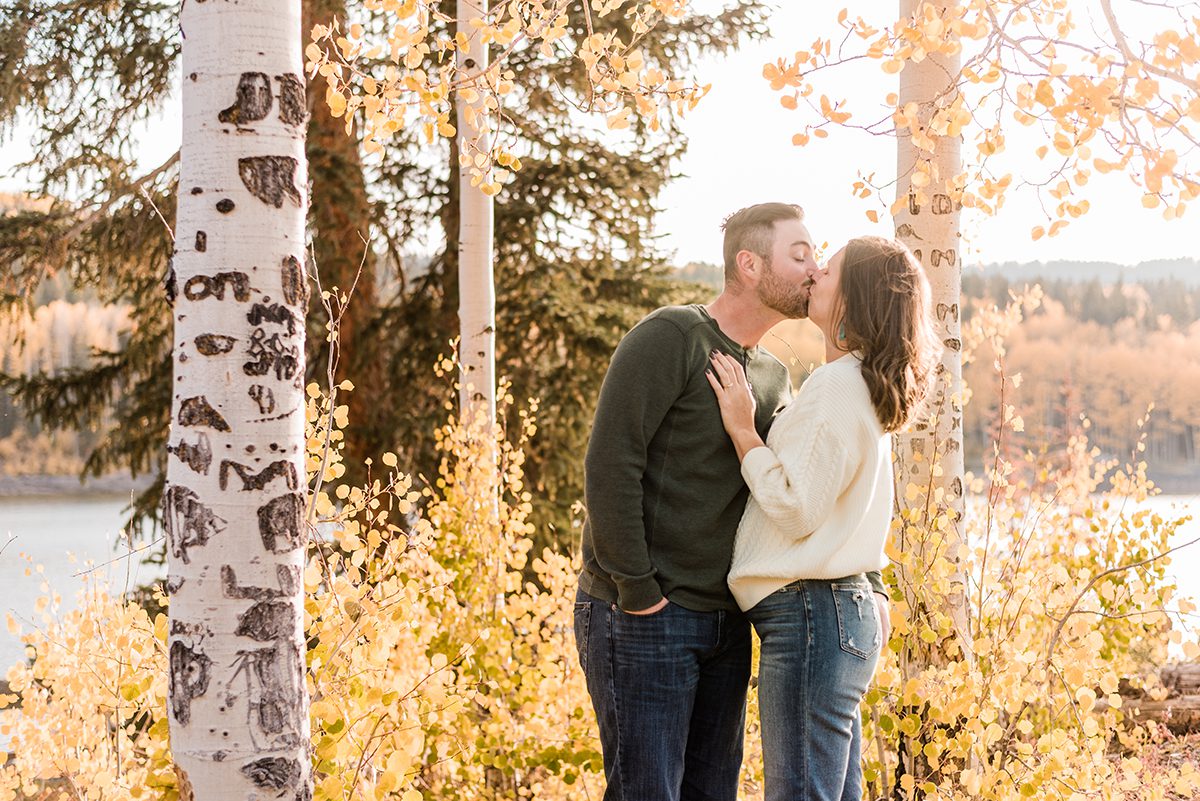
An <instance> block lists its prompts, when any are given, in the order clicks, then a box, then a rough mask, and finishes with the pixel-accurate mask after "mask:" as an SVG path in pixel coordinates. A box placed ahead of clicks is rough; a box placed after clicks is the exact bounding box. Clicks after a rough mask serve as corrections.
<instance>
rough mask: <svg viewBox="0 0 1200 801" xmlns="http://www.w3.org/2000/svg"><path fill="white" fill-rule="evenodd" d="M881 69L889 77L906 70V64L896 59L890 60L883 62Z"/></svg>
mask: <svg viewBox="0 0 1200 801" xmlns="http://www.w3.org/2000/svg"><path fill="white" fill-rule="evenodd" d="M881 68H882V69H883V71H884V72H886V73H887V74H888V75H895V74H897V73H899V72H900V70H902V69H904V62H903V61H901V60H899V59H896V58H893V59H889V60H887V61H885V62H883V64H882V65H881Z"/></svg>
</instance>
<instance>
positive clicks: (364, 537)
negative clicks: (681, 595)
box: [0, 312, 1200, 801]
mask: <svg viewBox="0 0 1200 801" xmlns="http://www.w3.org/2000/svg"><path fill="white" fill-rule="evenodd" d="M991 319H992V321H993V322H992V323H988V324H983V323H981V324H980V325H979V326H978V328H977V330H976V336H975V338H974V339H973V340H971V343H972V344H973V347H975V348H977V349H982V348H985V347H987V344H988V343H989V342H993V343H997V344H998V337H999V332H1000V330H1001V328H1002V325H1001V322H1002V317H1001V313H1000V312H996V313H995V315H994V316H993V317H992V318H991ZM439 370H440V372H441V373H442V374H443V375H451V374H454V373H455V372H456V370H455V366H454V364H453V363H452V362H450V361H449V360H447V361H446V362H443V364H441V365H440V366H439ZM1009 382H1011V379H1009ZM339 389H340V390H341V391H349V390H350V389H351V387H350V386H349V384H348V382H346V383H343V384H342V385H340V386H339ZM447 395H448V396H451V392H450V391H448V392H447ZM499 396H500V399H501V406H502V413H501V415H500V418H501V419H505V418H509V419H513V420H515V421H516V422H515V423H514V430H510V431H508V432H502V431H486V430H482V429H480V428H479V427H478V426H476V425H464V424H462V423H461V422H459V421H455V420H453V419H451V420H450V421H449V422H448V423H447V424H446V425H445V426H444V427H443V428H442V429H441V431H440V434H439V439H438V442H439V448H440V449H441V452H442V455H443V466H442V469H441V471H440V474H439V475H438V476H437V477H436V478H435V479H434V480H432V481H428V482H427V481H426V480H425V479H423V478H421V477H413V476H408V475H405V474H403V473H402V472H400V471H398V470H397V469H396V467H397V460H396V458H395V457H394V455H392V454H384V455H383V456H382V457H381V459H380V463H381V464H382V467H381V468H377V467H376V466H375V465H372V469H378V470H380V471H381V472H380V473H379V475H378V477H373V478H371V479H370V480H369V482H368V483H367V484H366V485H365V486H348V485H346V484H344V483H339V482H338V476H339V475H340V473H341V469H340V468H341V464H340V453H339V451H340V439H339V438H338V437H335V436H332V435H322V434H321V433H320V432H324V431H332V432H336V431H337V430H338V428H339V426H341V425H343V424H344V422H345V419H344V417H345V412H343V411H341V409H340V407H339V405H338V404H337V403H336V402H335V401H332V400H331V398H330V397H329V396H328V395H326V394H324V393H322V392H320V391H319V390H318V389H317V388H316V387H313V388H310V391H309V410H308V411H309V417H308V420H309V426H310V432H312V437H311V439H310V442H309V468H310V474H314V475H315V474H316V473H318V472H319V473H321V476H322V479H323V481H322V482H321V484H320V485H319V488H318V490H317V492H316V494H315V495H314V501H313V502H314V514H315V515H316V518H315V519H316V520H317V531H318V536H317V537H316V538H315V541H314V543H313V544H312V554H311V559H310V561H309V563H308V566H307V568H306V571H305V575H304V584H305V591H306V603H305V626H306V630H307V637H308V654H307V665H308V686H309V691H310V693H311V697H312V709H311V714H312V738H313V748H314V756H313V758H314V766H315V773H314V776H315V780H316V788H315V789H316V795H315V797H316V798H317V799H383V798H388V799H402V801H415V800H416V799H419V798H437V799H456V798H461V799H478V798H483V799H501V798H504V799H510V798H539V799H578V798H587V797H593V798H594V797H599V795H600V781H601V780H600V778H599V771H600V767H601V763H600V755H599V752H598V746H597V742H596V738H595V734H594V721H593V719H592V713H591V711H590V704H589V702H588V699H587V695H586V692H585V690H584V684H583V677H582V675H581V672H580V671H579V669H578V666H577V664H576V658H575V647H574V642H573V636H572V630H571V629H572V626H571V618H572V611H573V603H574V586H575V572H576V569H577V567H578V565H577V563H576V562H575V561H574V560H573V559H571V558H570V557H569V556H567V555H564V554H561V553H555V552H552V551H548V550H547V551H543V552H542V553H541V554H538V555H536V556H534V555H532V554H530V552H529V550H530V542H531V540H530V534H531V533H532V532H531V530H530V528H531V527H530V526H529V524H528V523H527V516H528V514H529V512H530V510H531V504H532V497H531V495H530V494H529V492H528V490H527V489H526V488H525V486H524V485H523V483H522V481H523V479H522V462H523V455H522V445H523V443H525V442H526V441H527V438H528V437H530V436H532V435H533V434H534V431H535V423H534V420H533V413H534V412H535V411H536V404H535V405H534V406H533V407H532V408H531V409H529V410H521V411H516V410H514V408H513V399H512V398H511V395H510V393H508V392H507V391H502V392H500V393H499ZM1010 422H1011V421H1010ZM1142 471H1143V467H1141V466H1137V465H1134V466H1127V467H1123V468H1121V469H1120V470H1117V471H1115V472H1113V470H1112V466H1111V465H1108V464H1100V465H1096V464H1094V463H1093V457H1092V455H1091V453H1090V452H1089V450H1088V446H1087V443H1086V442H1085V441H1083V440H1082V439H1078V440H1076V441H1074V442H1073V443H1072V458H1070V459H1068V460H1065V461H1064V464H1063V466H1062V467H1061V468H1058V469H1053V470H1052V469H1049V468H1044V469H1042V470H1041V471H1040V472H1038V471H1033V472H1032V475H1034V478H1033V479H1032V480H1029V481H1024V480H1022V481H1018V480H1016V479H1015V478H1014V476H1015V475H1016V474H1017V473H1023V471H1019V470H1017V468H1016V466H1015V465H1013V464H1010V463H1007V462H1005V461H1004V460H1003V459H1000V458H999V457H997V459H996V460H995V463H994V465H993V468H992V470H991V471H990V473H989V475H988V476H987V477H985V478H980V479H978V480H976V481H975V482H974V486H973V487H972V491H973V493H972V494H973V502H972V505H971V514H970V516H969V518H968V520H969V522H968V526H967V528H966V536H967V549H966V551H967V563H966V565H967V571H968V574H969V575H970V577H971V582H970V585H969V587H970V606H971V611H972V630H971V636H972V638H973V643H972V647H973V652H974V660H973V661H971V662H970V663H968V662H966V661H958V660H954V659H951V660H947V661H944V662H943V663H940V664H936V665H934V666H932V667H927V668H923V669H917V668H916V667H915V666H914V665H915V663H914V662H913V661H912V660H911V659H910V658H909V654H910V652H911V649H912V648H913V647H914V645H916V644H925V645H938V646H940V647H941V650H942V651H943V652H946V653H956V652H957V644H956V643H955V642H954V641H953V635H952V633H951V625H950V621H949V619H948V618H947V617H946V616H945V615H944V614H943V613H941V612H940V611H939V610H942V609H943V608H944V603H943V596H944V594H945V593H946V592H947V591H948V585H949V576H950V574H951V571H952V566H951V565H950V564H949V562H948V561H947V560H945V559H944V558H939V556H938V554H939V553H940V552H944V548H945V547H946V546H947V545H948V544H950V543H949V538H950V537H951V536H952V533H951V532H952V531H953V527H952V526H950V525H949V524H948V523H947V521H946V519H945V515H944V514H938V513H936V511H935V514H934V515H933V516H932V518H931V519H932V521H933V522H932V524H931V525H924V524H920V523H918V522H917V521H916V513H915V512H914V517H913V519H906V520H902V521H898V522H897V524H896V525H897V531H896V537H895V543H896V547H895V548H893V551H892V554H891V556H892V558H893V559H894V560H896V562H897V565H898V567H903V568H904V569H906V570H908V571H910V572H914V573H916V574H918V575H922V576H923V577H924V579H923V581H922V582H920V583H919V584H918V585H917V586H913V587H905V588H904V589H903V590H894V591H893V602H894V603H893V620H892V622H893V627H894V629H893V630H894V636H893V637H892V640H891V642H890V643H889V644H888V647H887V649H886V652H885V656H884V659H883V660H882V661H881V665H880V669H879V673H878V677H877V685H876V687H875V688H874V689H873V690H872V691H871V693H870V694H869V696H868V698H867V702H868V703H867V704H866V705H865V706H864V719H865V720H866V727H865V744H866V758H867V769H866V775H867V780H868V785H869V786H870V787H871V788H872V792H874V793H875V794H876V795H877V796H883V795H885V794H888V793H890V789H891V787H892V786H893V785H895V786H899V787H900V788H901V793H900V795H901V796H909V797H911V796H913V795H914V794H915V793H917V792H918V791H920V792H921V793H922V794H923V795H924V796H925V797H927V798H940V799H962V800H963V801H966V799H981V798H983V799H995V800H996V801H1018V799H1023V798H1028V797H1038V798H1063V799H1083V798H1089V799H1090V798H1100V799H1118V798H1130V799H1132V798H1138V799H1146V800H1148V799H1152V798H1162V799H1179V798H1192V797H1194V796H1195V794H1196V793H1197V792H1200V776H1198V775H1197V773H1196V771H1195V769H1194V767H1192V766H1190V765H1187V764H1184V765H1178V766H1168V767H1166V768H1163V767H1161V766H1159V767H1156V768H1155V773H1154V781H1153V783H1152V784H1151V783H1149V782H1148V781H1147V782H1145V783H1143V781H1144V779H1145V776H1146V775H1148V774H1147V771H1148V770H1149V768H1147V767H1145V765H1149V764H1150V760H1145V761H1144V763H1143V759H1142V757H1143V756H1144V754H1145V749H1146V748H1147V747H1153V746H1154V745H1155V743H1156V742H1157V741H1158V740H1159V738H1160V736H1159V734H1158V732H1157V730H1156V729H1155V728H1154V726H1153V725H1149V724H1139V723H1136V722H1135V721H1134V720H1133V719H1132V717H1131V715H1130V710H1129V708H1128V703H1127V702H1126V700H1125V699H1124V698H1123V697H1122V696H1121V695H1120V693H1119V689H1120V688H1119V684H1118V682H1119V680H1120V679H1122V678H1132V680H1133V681H1134V682H1135V683H1136V684H1140V685H1142V686H1144V687H1145V688H1147V689H1148V690H1149V691H1150V693H1151V695H1152V696H1153V695H1154V694H1155V693H1159V692H1161V689H1160V688H1158V687H1157V686H1156V683H1155V678H1154V671H1153V668H1154V666H1155V665H1157V664H1158V663H1159V662H1161V661H1162V660H1163V659H1164V656H1165V649H1166V646H1167V643H1168V642H1169V641H1170V640H1172V639H1174V640H1182V634H1181V632H1180V631H1179V630H1178V627H1176V626H1175V625H1174V618H1176V617H1177V616H1179V615H1183V614H1187V613H1189V612H1190V611H1191V606H1190V604H1189V603H1188V602H1186V601H1183V600H1180V599H1178V598H1177V594H1176V590H1175V588H1174V587H1173V586H1172V584H1171V582H1170V581H1168V580H1167V578H1166V571H1165V568H1166V564H1167V558H1166V557H1164V558H1155V557H1156V556H1158V555H1159V554H1162V553H1164V552H1165V551H1166V550H1167V548H1168V547H1169V542H1170V541H1171V538H1172V536H1173V533H1174V531H1175V529H1176V527H1177V526H1178V524H1179V522H1180V521H1177V520H1171V519H1165V518H1163V517H1161V516H1159V515H1156V514H1154V513H1152V512H1149V511H1146V510H1144V509H1143V508H1141V507H1139V502H1140V501H1143V500H1144V499H1145V498H1146V496H1147V493H1148V492H1150V491H1151V487H1150V485H1149V484H1148V482H1146V480H1145V478H1144V475H1143V472H1142ZM1106 475H1107V476H1108V477H1109V478H1110V479H1111V480H1112V482H1113V485H1114V487H1115V489H1114V491H1113V492H1112V493H1110V494H1098V493H1097V488H1098V486H1099V482H1100V480H1101V479H1102V478H1103V477H1105V476H1106ZM910 492H915V493H916V497H917V498H918V499H919V497H920V493H921V492H922V490H921V489H920V488H916V489H913V490H910ZM919 507H920V504H916V505H915V508H919ZM934 508H935V510H936V505H935V506H934ZM917 554H925V555H926V558H927V559H928V561H927V562H925V563H923V564H920V565H918V564H915V563H914V560H916V559H917ZM161 600H163V601H165V599H161ZM46 615H47V617H46V621H45V625H44V626H42V627H41V628H39V629H37V630H33V631H29V632H27V633H25V634H24V635H23V638H24V641H25V643H26V645H27V648H28V649H29V650H30V654H31V656H32V657H33V659H32V663H31V664H22V665H16V666H13V667H12V668H11V669H10V670H9V671H8V675H7V678H8V681H9V682H10V687H11V689H10V694H9V695H6V696H4V697H3V698H0V736H3V737H6V738H9V740H10V741H11V748H12V750H13V751H14V756H13V758H12V759H11V761H10V762H9V763H8V764H7V765H5V766H4V767H2V768H0V801H11V800H12V799H21V798H63V799H67V798H78V797H86V798H96V799H106V798H157V799H175V798H176V797H177V796H178V790H177V788H176V785H175V776H174V771H173V769H172V767H171V764H170V760H169V754H168V750H167V740H166V738H167V727H166V704H167V698H166V684H167V682H166V669H167V659H166V654H165V642H166V631H165V629H166V618H165V616H161V615H160V616H158V617H157V618H156V619H155V620H153V621H151V620H150V619H149V617H148V616H147V614H146V613H145V612H144V611H143V610H142V609H141V608H139V607H137V606H136V605H134V604H132V603H127V602H125V601H122V600H120V599H118V598H113V597H110V596H108V595H106V594H104V593H101V592H97V591H94V590H88V591H87V592H86V593H85V596H84V597H83V599H82V603H81V605H80V608H79V610H78V611H76V612H72V613H71V614H69V615H63V616H61V619H58V618H57V617H56V616H55V606H54V603H53V602H49V605H48V606H47V608H46ZM10 625H11V626H13V627H14V628H17V627H16V624H15V623H11V624H10ZM1187 647H1188V648H1189V649H1190V652H1193V653H1194V652H1195V645H1194V644H1192V643H1188V644H1187ZM754 708H755V707H754V704H753V701H752V704H751V720H750V732H751V736H750V737H749V739H748V744H747V759H746V763H745V769H744V782H743V789H744V792H743V795H744V797H746V798H755V797H758V796H759V790H760V788H761V769H762V766H761V757H760V754H761V750H760V743H759V741H758V737H757V725H756V722H755V717H754ZM1114 748H1115V750H1114ZM917 750H919V753H920V757H919V758H914V754H915V753H916V751H917Z"/></svg>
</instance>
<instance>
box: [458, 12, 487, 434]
mask: <svg viewBox="0 0 1200 801" xmlns="http://www.w3.org/2000/svg"><path fill="white" fill-rule="evenodd" d="M487 11H488V0H458V13H457V20H458V30H459V31H461V32H462V33H463V34H464V35H466V36H467V37H468V39H469V44H470V46H469V48H467V49H466V50H460V51H458V52H457V59H458V69H459V74H460V75H466V76H471V75H477V74H480V73H482V72H483V71H484V70H486V69H487V67H488V51H487V46H486V45H483V44H481V42H480V36H479V31H477V30H475V29H472V28H471V26H470V21H471V20H472V19H477V18H480V17H483V16H485V15H486V14H487ZM467 106H468V104H467V103H466V102H465V101H464V100H463V99H462V98H461V96H460V97H459V99H458V102H457V103H456V104H455V108H456V113H457V119H456V125H455V127H456V128H457V130H458V134H457V136H458V152H459V173H458V175H459V178H458V203H459V217H458V220H459V224H458V225H459V227H458V318H459V325H460V328H461V340H460V343H459V359H460V360H461V361H462V367H463V371H462V390H461V393H460V405H461V412H462V417H463V419H464V420H474V419H475V418H476V417H478V416H479V415H483V417H484V421H485V423H486V424H487V425H489V426H490V425H491V424H492V423H494V422H495V421H496V289H495V280H494V277H493V263H492V254H493V252H494V250H495V248H494V240H495V234H494V214H493V210H494V206H493V201H492V198H491V196H489V195H485V194H484V193H483V192H482V191H481V190H480V188H479V187H478V186H471V171H470V164H471V160H472V159H473V158H474V155H475V154H476V153H478V152H480V151H482V152H487V150H488V148H489V139H490V137H489V136H488V135H487V134H484V136H483V137H482V138H480V139H478V141H477V142H476V139H477V137H478V136H479V130H478V128H477V127H476V126H475V125H474V124H472V120H471V118H470V117H469V116H468V111H467ZM473 142H476V144H475V145H472V143H473Z"/></svg>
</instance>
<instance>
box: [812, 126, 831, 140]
mask: <svg viewBox="0 0 1200 801" xmlns="http://www.w3.org/2000/svg"><path fill="white" fill-rule="evenodd" d="M813 136H815V137H817V138H818V139H824V138H825V137H827V136H829V131H826V130H825V129H823V128H817V129H816V130H814V131H813Z"/></svg>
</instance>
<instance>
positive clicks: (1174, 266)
mask: <svg viewBox="0 0 1200 801" xmlns="http://www.w3.org/2000/svg"><path fill="white" fill-rule="evenodd" d="M1197 244H1200V242H1198V243H1197ZM963 272H964V274H970V273H972V272H975V273H979V272H982V273H983V274H984V275H1002V276H1004V277H1005V278H1007V279H1008V280H1009V281H1029V280H1032V279H1035V278H1040V279H1043V280H1048V281H1054V280H1057V281H1066V282H1085V281H1092V280H1096V281H1099V282H1100V283H1102V284H1116V283H1124V284H1147V283H1154V282H1158V281H1168V280H1172V279H1173V280H1176V281H1180V282H1182V283H1185V284H1188V285H1189V286H1200V261H1197V260H1196V259H1189V258H1179V259H1159V260H1156V261H1145V262H1142V263H1141V264H1137V265H1134V266H1132V267H1131V266H1129V265H1125V264H1113V263H1111V262H1103V261H1047V262H1041V261H1037V262H1032V263H1026V264H1021V263H1018V262H1012V261H1008V262H1001V263H998V264H983V265H975V266H969V267H967V268H966V269H965V270H964V271H963Z"/></svg>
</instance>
